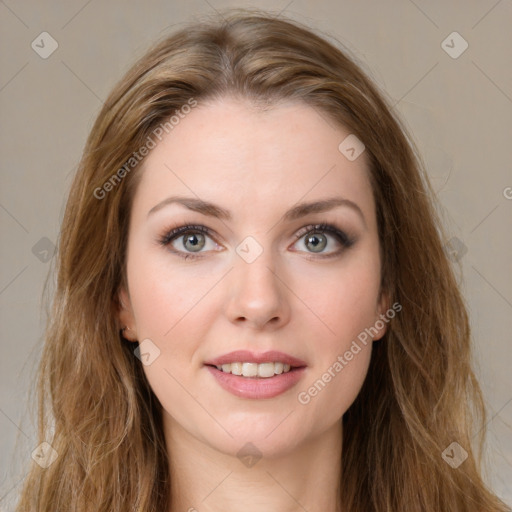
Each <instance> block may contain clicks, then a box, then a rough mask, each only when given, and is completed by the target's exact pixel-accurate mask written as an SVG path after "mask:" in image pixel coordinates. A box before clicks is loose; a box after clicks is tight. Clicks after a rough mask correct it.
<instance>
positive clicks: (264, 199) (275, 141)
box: [133, 97, 373, 216]
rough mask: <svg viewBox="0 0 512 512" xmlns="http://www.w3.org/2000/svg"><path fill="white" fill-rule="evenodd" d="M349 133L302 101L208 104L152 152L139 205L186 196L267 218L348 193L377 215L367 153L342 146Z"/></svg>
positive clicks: (144, 169) (225, 100) (195, 110)
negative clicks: (262, 105) (348, 152)
mask: <svg viewBox="0 0 512 512" xmlns="http://www.w3.org/2000/svg"><path fill="white" fill-rule="evenodd" d="M349 135H351V133H350V131H349V130H348V129H347V128H344V127H342V126H339V125H337V124H335V123H334V122H333V121H332V120H331V119H330V118H328V116H327V115H326V114H324V113H321V112H319V111H318V110H317V109H314V108H312V107H310V106H308V105H306V104H304V103H302V102H286V103H280V104H277V105H275V106H272V107H271V108H267V109H265V110H262V109H259V108H255V107H254V106H253V105H251V104H250V103H249V102H248V101H247V100H241V99H234V98H229V97H228V98H223V99H221V100H216V101H215V102H210V103H204V104H201V103H200V104H199V105H198V106H196V107H195V108H193V109H192V110H191V111H190V112H189V113H188V114H186V115H184V116H183V117H182V118H181V119H180V121H179V123H178V124H176V125H174V127H173V128H172V130H170V131H169V133H166V134H164V135H163V137H162V140H161V141H160V142H158V143H157V145H156V147H155V148H154V149H152V150H151V152H150V153H149V154H148V156H146V158H145V160H144V162H143V164H142V167H141V169H140V171H141V172H142V177H141V181H140V183H139V186H138V190H137V193H136V196H135V202H134V206H133V207H134V209H136V208H144V209H146V210H148V209H150V208H151V206H153V204H154V203H156V202H158V201H160V200H163V199H165V197H166V196H167V195H170V194H171V193H172V194H174V193H180V194H186V195H188V196H191V195H195V196H197V197H199V198H201V199H205V200H210V201H213V202H216V203H219V204H221V205H226V206H228V207H229V208H230V209H231V208H233V209H236V208H239V209H242V210H247V209H248V208H249V209H252V210H253V211H255V209H259V213H260V214H262V215H263V214H264V213H269V212H270V211H273V210H275V211H276V212H277V211H278V209H279V206H282V207H283V208H284V207H286V206H289V205H291V204H293V203H295V202H298V201H300V200H304V201H306V200H311V201H312V200H315V199H318V198H324V197H326V195H329V196H333V195H340V196H343V197H346V198H347V199H350V200H352V201H355V202H357V203H360V207H361V208H362V209H365V210H366V211H367V213H368V214H369V215H370V216H371V215H372V213H373V196H372V193H371V186H370V182H369V178H368V169H367V159H366V155H365V153H364V152H363V153H362V154H361V155H360V156H359V157H358V158H357V159H355V160H353V161H350V160H349V159H347V157H346V156H345V155H344V154H343V153H342V152H341V151H340V149H339V146H340V143H342V142H343V141H344V140H345V139H346V138H347V137H348V136H349Z"/></svg>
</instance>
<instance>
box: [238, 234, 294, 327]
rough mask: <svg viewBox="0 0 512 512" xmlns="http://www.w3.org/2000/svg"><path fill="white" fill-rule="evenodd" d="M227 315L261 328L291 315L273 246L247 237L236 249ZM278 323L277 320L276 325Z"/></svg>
mask: <svg viewBox="0 0 512 512" xmlns="http://www.w3.org/2000/svg"><path fill="white" fill-rule="evenodd" d="M236 253H237V254H236V255H235V257H234V269H233V272H232V273H231V281H230V288H231V292H230V301H229V306H228V314H229V316H230V317H231V319H232V320H236V319H239V318H244V319H245V320H247V321H250V322H253V323H254V324H257V325H259V326H261V325H264V324H265V323H266V322H268V321H270V320H271V319H274V318H276V317H277V318H278V319H280V320H281V321H282V320H284V319H285V318H286V317H287V315H288V302H287V297H286V289H285V287H284V285H283V283H282V277H280V276H279V274H278V272H279V270H278V268H279V265H278V262H277V260H276V257H275V254H274V253H273V251H272V248H271V247H268V246H264V245H263V243H260V242H258V241H257V240H256V239H255V238H254V237H247V238H246V239H244V240H243V241H242V242H241V243H240V244H239V245H238V246H237V248H236ZM275 321H276V320H274V322H275Z"/></svg>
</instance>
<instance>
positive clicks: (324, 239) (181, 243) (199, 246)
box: [158, 224, 355, 259]
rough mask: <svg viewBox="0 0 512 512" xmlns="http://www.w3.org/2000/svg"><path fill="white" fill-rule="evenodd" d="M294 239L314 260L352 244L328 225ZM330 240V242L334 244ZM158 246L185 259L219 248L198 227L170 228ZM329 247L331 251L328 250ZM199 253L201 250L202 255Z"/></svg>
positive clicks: (204, 229) (305, 230)
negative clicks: (300, 242)
mask: <svg viewBox="0 0 512 512" xmlns="http://www.w3.org/2000/svg"><path fill="white" fill-rule="evenodd" d="M296 239H297V242H296V244H298V241H299V240H301V239H303V240H304V242H303V246H304V247H305V251H302V250H301V252H308V253H309V254H314V255H316V257H317V258H329V257H333V256H337V255H339V254H340V253H341V252H343V251H344V250H345V249H347V248H349V247H351V246H352V245H353V244H354V243H355V240H354V239H353V238H350V237H349V236H348V235H347V234H346V233H345V232H343V231H341V230H340V229H338V228H337V227H336V226H333V225H331V224H316V225H309V226H305V227H304V228H302V229H301V230H300V231H299V232H298V233H297V234H296ZM208 240H210V241H212V247H210V248H208V247H207V243H208ZM331 240H334V242H332V241H331ZM158 243H159V244H160V245H162V246H164V247H167V248H169V250H170V251H171V252H173V253H174V254H177V255H179V256H181V257H182V258H185V259H196V258H200V257H202V255H201V253H202V252H207V251H208V250H218V247H219V246H218V244H217V243H216V242H215V241H214V240H213V239H212V232H211V230H210V229H209V228H207V227H206V226H203V225H200V224H199V225H195V224H187V225H184V226H177V227H174V228H171V229H169V230H167V231H165V233H164V234H163V235H162V236H161V237H160V238H159V239H158ZM296 244H294V245H296ZM333 245H334V248H332V247H331V246H333ZM336 246H338V250H336ZM326 247H328V248H330V249H331V251H330V252H325V251H324V249H325V248H326ZM205 248H206V249H205ZM203 249H205V250H204V251H203ZM332 249H334V251H333V250H332Z"/></svg>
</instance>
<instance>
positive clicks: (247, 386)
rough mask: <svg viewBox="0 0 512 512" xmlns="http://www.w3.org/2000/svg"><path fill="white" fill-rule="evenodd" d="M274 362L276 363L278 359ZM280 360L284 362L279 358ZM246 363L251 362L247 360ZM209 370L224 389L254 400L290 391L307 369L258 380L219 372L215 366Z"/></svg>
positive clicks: (297, 369)
mask: <svg viewBox="0 0 512 512" xmlns="http://www.w3.org/2000/svg"><path fill="white" fill-rule="evenodd" d="M228 355H229V354H228ZM292 359H294V358H292ZM273 360H274V361H275V360H276V359H273ZM278 360H281V361H282V359H279V358H278ZM232 361H233V360H232ZM245 361H246V362H250V361H248V360H247V359H245ZM263 362H266V361H263ZM288 364H290V363H288ZM207 368H208V370H209V371H210V373H211V374H212V375H213V376H214V377H215V379H216V380H217V382H218V383H219V384H220V386H221V387H222V388H223V389H225V390H226V391H229V392H230V393H231V394H233V395H235V396H239V397H241V398H253V399H262V398H273V397H275V396H278V395H280V394H281V393H284V392H285V391H288V390H289V389H290V388H292V387H293V386H294V385H295V384H297V382H298V381H299V380H300V378H301V377H302V375H303V374H304V372H305V370H306V368H305V367H302V368H296V369H294V370H290V371H289V372H287V373H281V374H280V375H274V376H273V377H268V378H258V377H241V376H239V375H232V374H231V373H224V372H223V371H221V370H217V368H215V367H214V366H207Z"/></svg>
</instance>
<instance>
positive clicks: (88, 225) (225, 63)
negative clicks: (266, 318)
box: [17, 10, 507, 512]
mask: <svg viewBox="0 0 512 512" xmlns="http://www.w3.org/2000/svg"><path fill="white" fill-rule="evenodd" d="M227 94H233V95H238V96H241V97H243V98H246V99H249V100H252V101H254V102H255V103H264V104H272V103H273V102H277V101H279V100H281V99H284V100H286V99H298V100H301V101H303V102H304V103H305V104H307V105H310V106H312V107H314V108H315V109H317V111H318V112H320V113H322V115H324V116H325V117H326V118H329V119H331V120H332V121H333V122H334V123H338V124H340V125H342V126H344V127H347V128H349V129H350V131H351V133H354V134H355V135H356V136H357V137H358V138H359V139H360V140H361V141H362V142H363V143H364V145H365V147H366V152H367V154H368V156H369V158H370V163H371V165H370V175H371V183H372V188H373V193H374V197H375V202H376V208H377V221H378V227H379V236H380V245H381V251H382V288H383V290H386V292H387V293H388V294H389V296H390V297H391V303H393V302H399V303H400V304H401V305H402V308H403V309H402V311H401V313H400V314H399V315H397V316H396V318H394V319H393V321H392V322H391V323H390V326H389V328H388V330H387V333H386V334H385V336H384V338H383V339H382V340H380V341H379V342H376V343H375V344H374V350H373V353H372V359H371V363H370V369H369V372H368V376H367V379H366V381H365V383H364V385H363V387H362V390H361V392H360V394H359V395H358V397H357V399H356V400H355V402H354V403H353V405H352V406H351V407H350V408H349V410H348V411H347V412H346V413H345V415H344V416H343V457H342V461H341V464H342V477H341V482H340V486H341V497H342V503H341V504H340V505H341V506H342V508H343V510H346V511H347V512H348V511H350V512H384V511H386V512H409V511H423V512H433V511H436V512H437V511H447V510H449V511H450V512H456V511H457V512H462V511H467V512H474V511H486V512H492V511H496V512H497V511H505V510H507V507H506V506H505V504H503V503H502V502H501V501H500V500H499V499H498V498H497V497H495V496H494V495H493V493H492V492H491V491H490V490H489V489H488V488H487V487H486V485H485V484H484V482H483V479H482V477H481V467H480V461H481V458H482V457H481V455H482V443H483V439H484V437H483V436H484V431H485V430H484V428H483V427H484V425H485V408H484V403H483V400H482V395H481V391H480V388H479V386H478V383H477V381H476V380H475V377H474V374H473V371H472V368H471V355H470V348H471V339H470V329H469V325H468V318H467V313H466V308H465V304H464V302H463V299H462V297H461V293H460V291H459V289H458V287H457V283H456V280H455V278H454V273H453V269H452V268H451V266H450V263H449V260H448V259H447V256H446V254H445V251H444V250H443V240H444V235H443V231H442V228H441V225H440V222H439V219H438V216H437V213H436V209H435V206H434V203H433V199H432V191H431V189H430V186H429V183H428V180H427V178H426V174H425V172H424V170H423V164H422V162H421V158H420V157H419V156H418V152H417V150H416V148H415V147H414V144H413V143H412V142H411V139H410V137H408V136H407V132H406V130H405V128H404V127H403V125H402V124H401V122H400V121H399V119H398V118H397V117H396V116H395V115H394V114H393V109H392V107H391V106H390V105H389V104H388V102H387V100H386V99H385V95H384V94H382V93H381V92H379V91H378V89H377V87H376V86H375V85H374V84H373V83H372V81H371V80H370V79H369V78H368V77H367V76H366V75H365V73H364V72H363V71H362V70H361V68H360V66H358V65H357V64H356V63H355V61H354V59H353V58H352V57H349V56H348V53H347V52H346V51H344V50H341V49H339V48H337V47H336V46H335V45H334V44H332V43H330V42H327V41H326V40H325V38H323V37H320V36H318V35H316V34H314V33H313V32H311V30H309V29H307V28H306V27H304V26H302V25H300V24H299V23H297V22H292V21H290V20H284V19H283V18H282V17H280V18H275V17H272V16H270V15H268V14H265V13H261V12H248V11H240V10H236V11H232V12H228V13H225V16H223V17H222V19H221V18H219V19H213V20H210V19H205V20H202V21H201V22H193V23H191V24H189V25H188V26H186V27H184V28H183V29H181V30H179V31H178V32H176V33H174V34H173V35H171V36H170V37H167V38H166V39H165V40H163V41H162V42H160V43H159V44H157V45H156V46H155V47H153V48H152V49H151V50H150V51H149V52H148V53H147V54H146V55H145V56H144V57H143V58H141V59H140V60H139V61H138V62H137V63H136V64H135V65H134V66H133V68H132V69H131V70H130V71H129V72H128V73H127V74H126V76H125V77H124V78H123V79H122V80H121V81H120V82H119V83H118V85H117V86H116V87H115V88H114V90H113V92H112V93H111V95H110V96H109V98H108V99H107V101H106V103H105V106H104V107H103V109H102V110H101V112H100V114H99V116H98V118H97V120H96V122H95V124H94V127H93V129H92V131H91V134H90V136H89V138H88V140H87V144H86V147H85V150H84V154H83V158H82V160H81V163H80V166H79V169H78V172H77V174H76V176H75V178H74V181H73V183H72V186H71V189H70V193H69V199H68V202H67V206H66V211H65V215H64V219H63V222H62V229H61V234H60V238H59V243H58V254H57V261H56V265H57V283H56V290H55V294H54V297H53V302H52V308H51V312H50V318H49V321H48V326H47V331H46V334H45V345H44V350H43V354H42V358H41V363H40V371H39V377H38V392H39V395H38V397H39V442H41V443H42V442H43V441H47V442H48V443H50V444H51V446H52V447H53V449H54V450H56V452H57V453H58V456H57V458H56V460H55V461H54V462H53V463H52V464H51V465H50V466H49V467H47V468H46V469H43V468H41V467H39V466H38V465H37V464H35V463H33V464H32V467H31V468H30V471H29V474H28V476H27V478H26V481H25V484H24V488H23V492H22V496H21V500H20V502H19V504H18V509H17V510H18V511H19V512H28V511H30V512H43V511H50V510H51V511H55V510H66V511H76V512H86V511H87V512H89V511H90V510H94V511H96V512H107V511H108V512H127V511H128V510H130V511H144V512H162V511H165V510H168V508H169V503H170V495H171V493H172V491H173V487H172V482H171V480H170V475H169V467H168V454H167V451H166V447H165V440H164V435H163V428H162V408H161V404H160V403H159V401H158V399H157V398H156V397H155V395H154V394H153V392H152V390H151V388H150V386H149V384H148V382H147V380H146V378H145V375H144V372H143V371H142V369H141V365H140V364H139V363H140V361H139V360H138V359H137V358H136V357H134V353H133V345H132V344H130V343H128V342H127V341H126V340H125V339H124V338H123V337H122V336H121V334H120V331H119V329H120V327H121V326H120V325H119V323H118V311H119V309H118V308H119V304H118V300H117V296H118V292H119V289H120V286H121V285H123V284H125V279H126V266H125V263H126V242H127V233H128V218H129V212H130V208H131V202H132V198H133V194H134V192H135V190H136V186H137V181H138V178H139V177H140V172H138V170H139V166H138V165H136V164H137V162H136V160H137V161H138V157H137V158H136V157H135V155H136V154H137V155H138V154H139V150H140V148H142V147H143V146H145V145H147V144H148V140H149V138H153V139H154V134H155V129H156V128H157V127H158V126H162V125H165V123H168V122H169V121H168V120H169V118H170V116H172V115H177V112H180V109H182V108H183V106H184V105H187V104H190V103H191V100H193V101H201V100H205V99H216V98H220V97H222V96H225V95H227ZM167 128H168V129H170V125H169V124H168V125H167ZM131 159H135V160H133V161H132V160H131ZM127 162H131V163H129V164H127ZM123 169H124V172H120V170H123ZM107 182H108V183H109V184H110V185H106V184H107ZM454 442H456V443H458V444H457V445H455V448H456V450H460V449H459V448H458V447H459V446H460V447H461V448H462V449H464V450H465V452H467V459H466V460H465V461H464V462H462V464H460V466H459V467H457V468H454V467H452V465H450V464H448V463H447V462H446V457H443V453H445V452H446V449H447V448H448V447H449V446H450V445H451V444H452V443H454ZM452 446H453V445H452ZM452 450H453V448H452ZM449 453H451V454H452V455H451V456H452V457H453V453H454V452H453V451H452V452H449ZM457 453H463V452H459V451H457Z"/></svg>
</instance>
